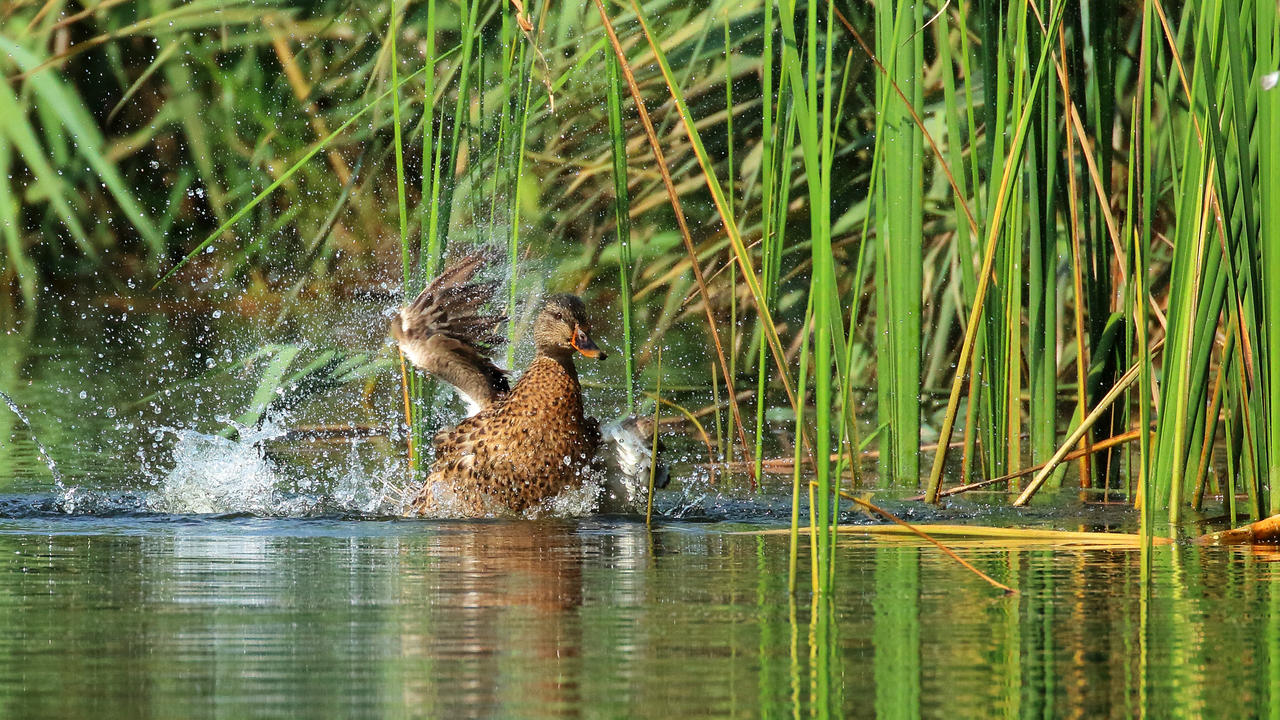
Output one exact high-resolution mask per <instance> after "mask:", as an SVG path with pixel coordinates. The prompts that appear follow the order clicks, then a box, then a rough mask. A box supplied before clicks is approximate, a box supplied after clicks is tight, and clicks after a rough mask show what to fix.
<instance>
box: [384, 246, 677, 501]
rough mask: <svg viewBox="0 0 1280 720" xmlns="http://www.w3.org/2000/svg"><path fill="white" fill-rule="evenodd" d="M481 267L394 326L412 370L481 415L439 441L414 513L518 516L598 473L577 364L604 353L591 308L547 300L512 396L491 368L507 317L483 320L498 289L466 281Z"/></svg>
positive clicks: (463, 273)
mask: <svg viewBox="0 0 1280 720" xmlns="http://www.w3.org/2000/svg"><path fill="white" fill-rule="evenodd" d="M483 263H484V260H483V257H482V256H481V255H478V254H476V255H468V256H466V257H463V258H461V259H460V260H459V261H457V262H455V263H454V264H452V265H451V266H450V267H448V268H446V269H445V271H444V272H442V273H441V274H440V277H439V278H437V279H436V280H435V281H433V282H432V283H431V284H430V285H428V286H427V288H426V289H424V290H423V291H422V293H421V294H420V295H418V297H417V298H416V299H415V300H414V301H413V302H411V303H410V304H409V305H407V306H405V307H404V308H401V309H400V312H399V313H398V314H397V315H396V317H394V318H393V319H392V322H391V335H392V337H394V338H395V340H396V342H397V343H399V345H400V348H401V350H402V351H403V352H404V356H405V357H406V358H408V359H409V361H410V362H412V363H413V364H414V365H416V366H417V367H419V368H421V369H422V370H424V371H425V372H427V373H429V374H431V375H434V376H436V377H438V378H440V379H441V380H444V381H445V382H448V383H449V384H451V385H453V386H454V387H455V388H456V389H457V390H458V392H459V394H461V395H462V396H463V397H464V399H466V400H467V401H468V403H469V404H470V405H472V406H473V408H478V412H476V413H475V414H473V415H472V416H471V417H468V418H467V419H465V420H463V421H462V422H460V423H459V424H458V425H457V426H456V427H454V428H450V429H446V430H442V431H440V432H439V433H437V434H436V436H435V439H434V442H433V444H434V446H435V450H436V458H435V462H434V463H433V464H432V466H431V471H430V473H429V474H428V475H427V479H426V482H425V483H424V484H423V486H422V488H421V490H419V491H418V494H417V496H416V497H415V499H414V501H413V505H412V508H411V511H412V512H413V513H414V514H419V515H455V516H456V515H463V516H471V517H475V516H488V515H495V514H505V513H513V512H514V513H520V512H523V511H524V510H526V509H528V508H530V507H533V506H535V505H537V504H539V503H541V502H542V501H544V500H546V499H548V498H551V497H554V496H556V495H558V494H560V493H561V492H562V491H563V490H565V489H567V488H570V487H576V486H578V485H580V484H581V483H583V482H584V474H585V473H587V472H588V471H590V470H592V469H593V468H594V467H596V463H597V453H598V452H599V451H600V448H601V433H600V426H599V423H598V422H597V421H596V419H595V418H592V417H587V416H586V414H585V413H584V412H583V407H582V388H581V386H580V385H579V384H578V372H577V368H576V367H575V366H574V357H575V355H579V354H580V355H582V356H584V357H587V358H591V359H604V357H605V353H604V351H603V350H601V349H600V348H599V347H598V346H597V345H596V344H595V342H594V341H592V339H591V334H590V333H591V323H590V321H589V320H588V319H587V314H586V307H585V306H584V305H583V303H582V300H580V299H579V298H577V297H576V296H573V295H552V296H550V297H549V298H547V300H546V302H545V304H544V305H543V307H542V310H541V312H539V313H538V317H537V320H536V321H535V322H534V327H533V340H534V346H535V355H534V359H533V362H532V363H530V364H529V367H528V369H527V370H525V372H524V374H523V375H521V376H520V380H519V382H517V383H516V385H515V387H514V388H511V387H510V386H509V384H508V382H507V375H506V371H504V370H502V369H500V368H498V367H497V366H496V365H494V363H493V361H492V360H491V359H490V354H491V353H492V351H493V348H494V346H496V345H498V344H499V343H501V341H502V338H501V336H500V335H498V329H499V327H500V326H501V325H502V324H503V323H504V322H505V321H506V317H505V316H503V315H500V314H484V313H483V311H482V307H483V306H484V305H485V304H487V303H488V302H489V301H490V300H491V299H492V297H493V293H494V290H495V288H496V286H495V285H494V284H493V283H470V282H469V281H470V280H471V278H472V277H473V276H474V275H475V273H476V271H477V270H478V269H479V268H480V267H481V266H482V265H483ZM611 440H612V441H613V442H614V443H615V444H616V445H617V446H618V447H619V448H621V447H622V443H621V442H619V441H617V440H614V439H613V438H612V436H611ZM645 471H646V474H647V467H646V468H645ZM661 479H662V480H664V481H665V473H664V474H663V475H662V478H661ZM661 484H663V483H659V485H661Z"/></svg>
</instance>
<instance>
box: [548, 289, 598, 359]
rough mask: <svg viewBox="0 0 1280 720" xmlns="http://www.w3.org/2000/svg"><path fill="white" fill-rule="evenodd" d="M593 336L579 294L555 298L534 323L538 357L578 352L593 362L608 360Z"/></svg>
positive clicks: (584, 306) (552, 298)
mask: <svg viewBox="0 0 1280 720" xmlns="http://www.w3.org/2000/svg"><path fill="white" fill-rule="evenodd" d="M590 333H591V321H590V320H588V319H587V306H586V305H585V304H583V302H582V299H581V298H579V297H578V296H576V295H552V296H551V297H549V298H547V301H546V303H545V304H544V305H543V306H542V312H540V313H538V319H537V320H536V321H535V322H534V324H533V343H534V345H535V346H536V347H537V351H538V354H539V355H551V356H572V355H573V353H574V351H577V352H580V353H582V355H583V356H584V357H588V358H592V359H594V360H603V359H605V352H604V351H603V350H601V349H600V348H599V347H598V346H597V345H596V344H595V341H593V340H592V339H591V334H590Z"/></svg>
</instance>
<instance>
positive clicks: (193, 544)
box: [0, 301, 1280, 718]
mask: <svg viewBox="0 0 1280 720" xmlns="http://www.w3.org/2000/svg"><path fill="white" fill-rule="evenodd" d="M69 302H70V301H63V305H62V306H60V307H58V308H57V309H56V312H48V313H41V314H40V316H38V317H36V318H32V319H26V320H21V319H20V320H17V321H15V322H13V323H11V325H10V327H11V328H12V329H10V330H9V331H7V332H5V333H4V334H0V391H3V392H5V393H6V394H8V395H9V396H11V397H12V398H13V400H14V402H15V404H16V405H17V406H18V408H19V409H20V410H22V411H23V413H24V414H25V415H26V416H28V418H29V419H30V423H31V430H33V431H34V434H35V435H36V436H38V437H40V438H41V440H42V441H43V442H44V444H45V445H46V446H47V447H48V450H49V454H50V456H51V458H52V459H53V461H54V463H55V467H56V468H57V472H58V474H59V477H60V478H61V480H60V482H58V481H55V480H54V477H53V474H52V472H51V469H50V468H49V467H48V465H47V464H46V463H45V461H44V460H43V459H42V457H41V455H40V453H39V451H38V449H37V447H36V446H35V444H34V443H33V441H32V439H31V437H32V432H31V431H29V430H28V428H27V427H26V426H25V425H23V424H22V423H21V422H20V421H19V420H18V419H17V416H16V415H15V414H14V413H11V412H10V411H9V410H7V409H6V408H4V407H0V618H2V620H0V622H2V623H3V627H4V628H5V632H3V633H0V716H4V717H81V716H89V715H93V716H95V717H140V716H152V717H175V716H181V717H245V716H249V715H254V716H311V717H405V716H422V717H428V716H429V717H471V716H475V717H521V718H537V717H575V716H584V717H657V718H670V717H673V716H678V717H686V716H687V717H782V716H787V717H795V716H804V717H809V716H817V717H871V716H880V717H904V718H910V717H918V716H928V717H991V716H1039V717H1107V716H1110V717H1128V716H1142V715H1149V716H1154V717H1175V716H1185V717H1201V716H1206V715H1209V716H1219V717H1250V716H1252V717H1257V716H1261V715H1270V714H1274V713H1275V712H1276V709H1277V708H1280V590H1278V589H1277V588H1278V587H1280V585H1278V584H1277V582H1276V568H1277V567H1278V566H1277V565H1276V564H1275V563H1273V562H1271V560H1273V559H1274V558H1273V557H1272V556H1270V555H1267V554H1263V553H1257V552H1241V551H1232V550H1226V549H1217V548H1201V547H1196V546H1191V545H1175V546H1171V547H1163V548H1157V549H1155V550H1153V551H1152V555H1151V558H1150V570H1149V576H1148V577H1147V578H1146V579H1147V584H1146V586H1145V587H1146V588H1147V590H1146V591H1144V584H1143V579H1144V578H1143V571H1142V562H1141V555H1140V553H1139V552H1137V551H1130V550H1062V549H1054V548H1046V547H1043V546H1033V545H1023V546H1017V545H1016V544H1015V545H1004V546H990V545H976V544H965V543H956V544H955V545H956V548H957V551H958V552H959V553H960V554H961V555H962V556H963V557H965V558H966V559H968V560H969V561H970V562H972V563H974V564H975V565H976V566H978V567H979V568H980V569H982V570H983V571H985V572H987V573H989V574H991V575H992V576H994V577H995V578H996V579H997V580H1000V581H1001V582H1004V583H1007V584H1009V585H1012V586H1013V587H1015V588H1017V589H1018V590H1019V593H1018V594H1016V595H1010V596H1006V595H1003V594H1001V593H999V592H997V591H995V590H994V589H992V588H991V587H990V586H989V585H987V584H985V583H984V582H982V581H981V580H979V579H978V578H977V577H975V576H974V575H972V574H970V573H969V572H967V571H965V570H964V569H962V568H960V567H959V566H958V565H956V564H955V563H954V562H952V561H951V560H949V559H947V558H946V557H945V556H943V555H941V554H940V553H939V552H938V551H937V550H936V549H934V548H933V547H931V546H928V545H922V544H920V543H917V542H914V541H911V542H907V541H889V542H886V541H873V540H870V539H866V538H861V537H856V536H850V537H848V538H842V539H841V541H840V543H839V546H838V549H837V563H838V575H839V577H838V580H837V583H836V591H835V592H834V593H833V595H832V596H831V597H830V598H819V599H814V598H813V597H812V596H811V595H810V594H809V593H807V592H803V591H802V592H801V593H800V594H799V596H798V597H796V598H795V599H793V598H792V597H791V596H790V595H789V593H788V591H787V568H788V540H787V538H786V537H785V536H776V535H760V534H748V533H747V531H754V530H760V529H776V528H779V527H785V515H786V511H785V508H786V506H787V497H788V493H787V491H786V490H785V489H784V488H781V487H771V488H769V489H767V490H766V491H765V492H764V493H763V494H761V495H756V494H751V493H750V492H747V491H745V490H728V489H723V487H724V486H722V485H718V486H712V485H710V484H709V480H708V478H706V477H705V475H704V474H703V473H701V472H700V471H698V470H697V469H696V468H695V467H694V466H693V465H692V463H688V464H686V465H685V466H684V467H682V468H679V469H678V472H677V473H676V479H675V480H674V481H673V483H672V487H671V488H670V489H669V490H667V491H665V492H663V493H662V494H661V495H660V496H659V498H658V503H657V504H658V509H659V510H660V511H661V517H659V518H658V519H657V520H656V521H655V523H654V526H653V528H652V529H649V528H646V527H645V525H644V523H643V521H642V520H640V519H637V518H632V517H624V516H604V517H577V518H543V519H540V520H502V521H471V522H460V521H440V520H435V521H433V520H406V519H395V518H390V517H387V516H385V515H384V514H382V513H381V509H382V508H383V507H384V504H385V500H386V498H387V497H388V493H387V488H388V487H389V483H391V481H392V480H394V478H396V477H398V476H399V473H401V472H402V470H401V468H400V466H399V465H398V463H399V458H398V453H397V452H395V451H394V447H393V443H389V442H387V441H386V440H367V439H358V440H348V441H343V442H337V443H329V444H325V445H319V446H316V447H312V448H310V449H308V448H307V447H304V448H298V447H294V448H285V451H282V452H280V453H279V455H280V457H279V458H275V459H271V458H263V457H261V455H260V454H258V453H256V452H246V450H247V449H251V448H252V447H253V446H252V445H251V444H250V443H248V442H232V441H229V440H224V439H220V438H217V437H216V436H215V435H214V434H213V433H214V432H216V430H217V429H218V428H219V427H225V425H226V420H225V417H226V416H234V415H235V414H236V412H238V409H237V407H238V403H242V402H243V400H244V398H245V397H247V396H248V395H249V394H251V393H252V391H253V388H254V385H255V384H256V378H255V377H254V376H253V375H252V374H250V373H247V372H246V373H238V372H236V371H231V372H228V373H225V374H224V375H223V376H220V377H221V379H220V380H218V384H217V385H213V384H211V381H210V382H206V381H199V382H196V383H194V385H190V386H183V385H180V382H181V381H183V380H185V379H190V378H195V377H200V376H201V373H207V372H215V371H217V370H218V368H220V367H222V365H224V364H231V365H234V362H233V361H234V359H235V358H236V357H240V356H241V355H243V354H244V353H243V352H241V351H237V348H250V347H253V346H254V344H255V343H260V342H262V341H263V337H261V336H259V335H255V332H254V331H251V330H247V329H245V326H241V325H237V324H236V322H235V321H234V320H233V319H225V320H224V321H219V322H214V324H213V325H212V327H211V326H210V325H209V324H206V322H205V321H204V320H200V321H191V320H184V319H182V317H181V314H180V313H179V314H173V313H170V314H166V315H139V314H123V313H111V312H107V311H105V310H103V309H102V308H101V307H98V306H95V305H94V304H93V302H92V301H80V303H79V304H78V305H74V306H73V305H70V304H69ZM370 313H371V317H372V318H373V320H370V318H369V317H365V318H360V317H352V318H351V319H350V323H351V328H343V327H342V326H341V323H339V324H337V325H334V324H332V323H330V324H329V325H327V326H326V332H327V335H326V338H327V339H329V340H331V341H333V344H335V345H341V344H343V343H350V344H352V345H353V346H356V347H364V348H371V349H376V348H377V347H378V346H379V343H380V342H381V340H380V338H379V337H377V332H376V331H368V334H367V335H366V336H361V335H360V332H362V331H361V330H360V329H359V328H362V327H365V326H370V327H377V328H378V329H380V328H381V326H382V324H381V323H378V322H375V321H376V311H373V310H371V311H370ZM82 315H83V317H82ZM202 317H205V318H207V317H209V315H208V314H207V313H206V314H204V315H203V316H202ZM211 322H212V321H211ZM261 334H262V335H274V336H278V337H274V338H273V339H280V338H285V339H288V337H290V336H292V337H307V336H309V335H311V332H310V331H309V330H308V328H306V327H290V328H286V329H285V330H281V331H272V332H271V333H267V332H265V331H263V332H262V333H261ZM224 348H230V350H229V351H225V352H224ZM211 368H212V370H211ZM206 377H208V376H206ZM357 385H358V384H357ZM165 390H169V391H170V392H169V394H167V395H166V394H165ZM370 392H372V393H373V394H374V396H377V395H378V394H379V393H385V392H387V391H386V390H385V388H384V389H377V388H375V389H374V390H372V391H370ZM366 394H367V393H366V391H365V389H363V388H362V387H359V386H357V387H355V388H345V389H339V390H336V391H334V392H333V393H332V394H331V396H329V397H327V398H323V399H320V400H318V401H316V402H315V403H313V406H309V407H308V408H307V409H306V410H303V411H299V415H298V416H297V417H295V418H291V420H297V421H299V422H301V421H303V420H306V421H309V422H321V421H324V420H325V419H326V418H329V419H330V421H332V418H334V417H340V418H341V419H342V421H344V422H354V423H359V424H362V425H363V424H369V425H380V424H386V423H388V422H390V421H391V420H392V419H394V411H395V408H394V407H385V408H383V407H380V406H379V405H378V404H377V403H373V404H368V403H364V402H363V401H361V400H360V398H361V397H362V396H364V395H366ZM153 395H154V397H152V396H153ZM603 402H604V403H605V404H608V403H609V402H611V401H610V400H608V399H607V398H606V399H605V400H604V401H603ZM335 408H337V409H335ZM352 408H356V409H354V410H353V409H352ZM339 410H341V414H338V413H339ZM219 418H222V419H219ZM248 439H252V438H248ZM308 447H309V446H308ZM202 483H203V484H205V485H206V486H211V487H213V488H214V489H216V490H218V491H219V492H217V493H203V494H202V493H200V492H197V490H198V489H199V488H198V487H197V486H200V485H201V484H202ZM891 506H892V507H893V508H894V509H896V510H898V511H900V512H903V513H904V514H911V515H912V516H913V517H914V518H916V519H921V520H930V519H943V520H947V521H951V522H956V521H965V520H974V519H976V521H978V522H984V523H1000V524H1034V525H1037V526H1045V527H1057V528H1062V529H1101V528H1106V527H1122V528H1124V527H1131V525H1132V522H1133V518H1132V516H1131V515H1130V514H1128V513H1126V512H1125V511H1124V510H1119V509H1115V508H1097V507H1083V506H1078V505H1075V504H1072V503H1070V502H1066V501H1061V502H1058V503H1053V502H1050V503H1049V504H1048V505H1047V506H1045V507H1043V508H1039V509H1036V510H1034V511H1031V513H1029V514H1026V515H1017V514H1010V513H1008V512H1007V511H1005V510H1000V509H996V508H990V507H986V506H985V505H984V504H983V503H982V502H981V501H965V503H957V504H955V505H952V506H950V507H948V508H944V509H943V510H939V511H933V510H929V511H922V510H918V509H914V506H912V505H911V504H908V503H904V502H897V503H891ZM197 510H207V511H210V512H196V511H197ZM851 519H853V520H857V518H851ZM802 565H803V563H802ZM801 575H802V578H801V585H802V587H803V586H804V585H805V583H807V577H808V575H807V571H804V570H803V568H802V573H801Z"/></svg>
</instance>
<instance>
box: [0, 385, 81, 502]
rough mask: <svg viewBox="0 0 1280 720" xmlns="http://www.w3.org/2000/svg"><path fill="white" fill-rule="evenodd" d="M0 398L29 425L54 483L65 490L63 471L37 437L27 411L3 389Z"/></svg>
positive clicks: (37, 449) (37, 448)
mask: <svg viewBox="0 0 1280 720" xmlns="http://www.w3.org/2000/svg"><path fill="white" fill-rule="evenodd" d="M0 399H3V400H4V402H5V404H6V405H8V406H9V409H10V410H12V411H13V414H14V415H17V416H18V419H19V420H21V421H22V424H23V425H26V426H27V433H29V434H30V435H31V441H32V442H34V443H35V445H36V452H38V453H40V459H42V460H44V464H45V465H46V466H48V468H49V474H50V475H52V476H53V482H54V484H55V485H57V486H58V490H59V491H65V489H66V486H65V485H64V484H63V482H62V473H61V472H59V471H58V465H57V464H56V463H54V462H53V457H52V456H50V455H49V450H48V448H46V447H45V446H44V443H42V442H40V438H38V437H36V430H35V428H33V427H31V421H30V420H29V419H27V415H26V413H24V412H22V407H21V406H19V405H18V403H17V402H16V401H15V400H14V399H13V398H11V397H9V395H8V394H7V393H5V392H3V391H0Z"/></svg>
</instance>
